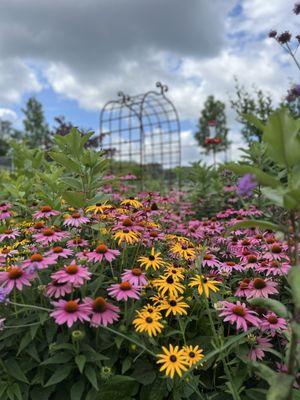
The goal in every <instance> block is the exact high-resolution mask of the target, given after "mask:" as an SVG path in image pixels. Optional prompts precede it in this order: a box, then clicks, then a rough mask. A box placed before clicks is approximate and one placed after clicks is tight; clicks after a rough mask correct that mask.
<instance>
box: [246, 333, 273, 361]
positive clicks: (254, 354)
mask: <svg viewBox="0 0 300 400" xmlns="http://www.w3.org/2000/svg"><path fill="white" fill-rule="evenodd" d="M255 341H256V343H255V344H254V345H253V346H252V347H251V350H250V351H249V354H248V357H249V358H250V360H252V361H257V360H263V358H264V357H265V351H268V349H271V348H272V347H273V345H272V343H270V338H268V337H262V336H257V337H256V338H255Z"/></svg>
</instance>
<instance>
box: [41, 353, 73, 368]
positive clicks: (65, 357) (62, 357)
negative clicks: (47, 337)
mask: <svg viewBox="0 0 300 400" xmlns="http://www.w3.org/2000/svg"><path fill="white" fill-rule="evenodd" d="M72 357H73V355H72V354H71V353H57V354H55V355H54V356H53V357H50V358H47V360H44V361H43V362H42V363H41V365H49V364H64V363H66V362H68V361H70V360H71V358H72Z"/></svg>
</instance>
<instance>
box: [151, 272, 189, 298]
mask: <svg viewBox="0 0 300 400" xmlns="http://www.w3.org/2000/svg"><path fill="white" fill-rule="evenodd" d="M152 283H153V286H154V287H156V288H157V289H158V291H159V292H160V294H161V295H162V296H164V295H169V296H175V297H176V296H178V295H179V294H182V293H183V292H184V286H183V285H182V284H181V283H180V282H178V278H174V277H172V276H164V275H160V277H159V278H157V279H154V280H153V282H152Z"/></svg>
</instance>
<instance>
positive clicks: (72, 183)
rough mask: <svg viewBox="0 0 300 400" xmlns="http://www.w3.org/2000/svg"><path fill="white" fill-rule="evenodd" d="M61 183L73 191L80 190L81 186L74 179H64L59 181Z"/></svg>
mask: <svg viewBox="0 0 300 400" xmlns="http://www.w3.org/2000/svg"><path fill="white" fill-rule="evenodd" d="M61 180H62V182H63V183H65V184H66V185H67V186H69V187H71V188H72V189H75V190H82V185H81V182H80V181H79V180H77V179H76V178H71V177H65V178H62V179H61Z"/></svg>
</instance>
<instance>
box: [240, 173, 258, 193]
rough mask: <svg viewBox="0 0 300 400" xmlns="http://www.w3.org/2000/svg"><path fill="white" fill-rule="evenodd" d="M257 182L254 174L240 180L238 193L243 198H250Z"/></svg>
mask: <svg viewBox="0 0 300 400" xmlns="http://www.w3.org/2000/svg"><path fill="white" fill-rule="evenodd" d="M256 185H257V182H256V180H255V177H254V176H253V175H252V174H246V175H244V176H243V177H242V178H240V179H239V180H238V183H237V193H238V195H240V196H243V197H250V196H251V195H252V192H253V189H254V188H255V187H256Z"/></svg>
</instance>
